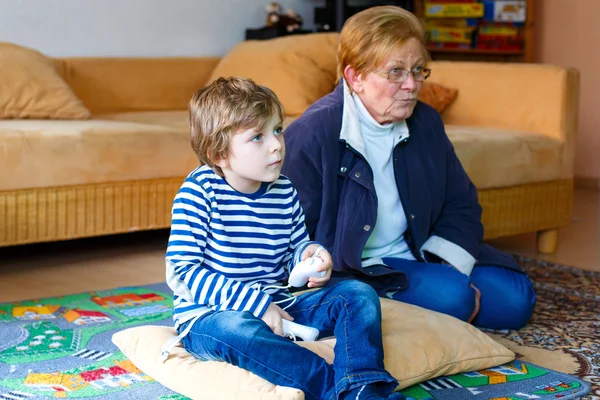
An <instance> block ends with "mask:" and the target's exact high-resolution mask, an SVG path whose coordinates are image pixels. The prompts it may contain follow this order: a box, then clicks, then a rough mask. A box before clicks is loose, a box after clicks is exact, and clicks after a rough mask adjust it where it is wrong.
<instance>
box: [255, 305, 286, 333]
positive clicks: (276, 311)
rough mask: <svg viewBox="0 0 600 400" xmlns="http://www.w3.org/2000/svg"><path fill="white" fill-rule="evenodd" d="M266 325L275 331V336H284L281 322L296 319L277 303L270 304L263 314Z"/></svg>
mask: <svg viewBox="0 0 600 400" xmlns="http://www.w3.org/2000/svg"><path fill="white" fill-rule="evenodd" d="M261 319H262V320H263V321H264V322H265V324H267V325H269V328H271V330H272V331H273V333H274V334H276V335H279V336H283V331H282V329H281V320H282V319H287V320H288V321H293V320H294V318H293V317H292V316H291V315H290V314H288V313H287V311H284V310H282V309H281V307H279V306H278V305H277V304H275V303H271V304H269V307H267V311H265V313H264V314H263V316H262V318H261Z"/></svg>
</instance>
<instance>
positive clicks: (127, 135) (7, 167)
mask: <svg viewBox="0 0 600 400" xmlns="http://www.w3.org/2000/svg"><path fill="white" fill-rule="evenodd" d="M294 119H295V117H290V118H286V120H285V121H284V125H287V124H289V122H291V121H292V120H294ZM188 126H189V122H188V113H187V111H148V112H128V113H113V114H99V115H96V116H94V119H92V120H87V121H46V120H0V137H2V138H3V139H2V146H1V147H0V170H3V171H11V173H10V174H6V176H4V177H3V179H2V180H1V181H0V190H13V189H26V188H38V187H52V186H66V185H82V184H90V183H101V182H119V181H128V180H136V179H159V178H170V177H179V176H181V177H183V176H186V175H187V174H188V173H189V172H190V171H191V170H192V169H193V168H195V167H196V166H197V165H198V160H197V159H196V156H195V155H194V153H193V151H192V149H191V146H190V141H189V128H188ZM446 131H447V133H448V136H449V137H450V140H451V141H452V142H453V144H454V147H455V149H456V153H457V154H458V157H459V159H460V161H461V163H462V165H463V166H464V168H465V170H466V171H467V173H468V174H469V176H470V177H471V180H472V181H473V182H474V183H475V185H476V186H477V188H479V189H487V188H495V187H505V186H511V185H518V184H526V183H534V182H543V181H547V180H554V179H563V178H565V176H564V171H563V170H562V169H561V167H560V165H561V163H560V157H561V151H562V146H563V145H562V142H560V141H559V140H558V139H554V138H551V137H548V136H544V135H539V134H534V133H527V132H514V131H507V130H501V129H492V128H481V127H464V126H453V125H449V126H447V127H446Z"/></svg>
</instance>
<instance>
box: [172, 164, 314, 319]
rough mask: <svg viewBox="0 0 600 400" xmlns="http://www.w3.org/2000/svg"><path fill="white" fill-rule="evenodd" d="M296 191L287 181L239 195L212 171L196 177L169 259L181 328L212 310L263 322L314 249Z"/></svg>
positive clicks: (180, 196)
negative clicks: (246, 315) (304, 255)
mask: <svg viewBox="0 0 600 400" xmlns="http://www.w3.org/2000/svg"><path fill="white" fill-rule="evenodd" d="M310 243H311V242H310V241H309V239H308V234H307V232H306V227H305V225H304V213H303V212H302V208H301V206H300V202H299V200H298V194H297V193H296V189H294V187H293V186H292V183H291V182H290V181H289V179H288V178H286V177H284V176H280V177H279V179H277V180H276V181H275V182H272V183H265V184H263V185H262V186H261V188H260V190H259V191H258V192H256V193H253V194H244V193H240V192H238V191H236V190H235V189H233V188H232V187H231V186H229V184H227V182H226V181H225V180H224V179H223V178H222V177H220V176H219V175H217V174H216V173H215V172H214V171H213V170H212V169H211V168H210V167H207V166H202V167H199V168H197V169H195V170H194V171H192V172H191V173H190V175H188V177H187V178H186V180H185V182H184V183H183V185H182V186H181V188H180V189H179V192H178V193H177V195H176V196H175V200H174V202H173V209H172V222H171V235H170V237H169V245H168V248H167V254H166V263H167V283H168V284H169V287H170V288H171V289H172V290H173V293H174V312H173V318H174V320H175V326H176V327H178V326H179V325H181V324H182V323H184V322H186V321H189V320H191V319H192V318H195V317H197V316H199V315H202V314H204V313H206V312H209V311H221V310H239V311H250V312H251V313H252V314H254V315H255V316H256V317H258V318H260V317H262V315H263V314H264V312H265V311H266V309H267V307H268V306H269V304H270V303H271V300H272V296H277V297H280V296H283V297H287V296H290V294H289V291H287V290H285V289H267V290H261V288H262V287H264V286H266V285H272V284H278V285H282V282H283V281H284V280H285V279H286V278H287V276H288V271H289V269H290V268H291V265H294V264H295V263H296V262H298V261H299V259H300V255H301V253H302V251H304V249H305V248H306V247H307V246H308V245H309V244H310Z"/></svg>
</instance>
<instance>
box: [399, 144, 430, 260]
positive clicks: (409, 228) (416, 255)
mask: <svg viewBox="0 0 600 400" xmlns="http://www.w3.org/2000/svg"><path fill="white" fill-rule="evenodd" d="M407 141H408V138H404V139H402V140H401V141H400V142H399V143H398V144H396V146H394V149H393V150H392V152H393V153H395V152H396V148H397V147H398V146H400V145H405V144H406V142H407ZM392 156H393V158H394V179H395V180H396V188H397V189H398V196H400V201H401V202H402V208H404V215H405V216H406V225H407V226H408V231H409V233H410V236H411V242H412V243H410V244H411V245H412V247H414V246H415V231H414V230H413V227H412V222H411V219H412V218H411V217H410V214H411V213H407V212H406V208H405V205H406V204H407V203H406V201H404V200H405V198H404V196H403V195H402V189H401V188H400V186H399V185H398V173H397V169H396V163H397V162H399V160H398V159H397V157H396V156H395V154H392ZM404 240H405V241H406V238H405V239H404ZM410 251H411V253H413V256H415V257H416V259H417V260H419V261H422V262H423V261H425V260H424V259H423V257H421V253H420V252H419V251H416V253H415V250H414V249H412V248H411V249H410Z"/></svg>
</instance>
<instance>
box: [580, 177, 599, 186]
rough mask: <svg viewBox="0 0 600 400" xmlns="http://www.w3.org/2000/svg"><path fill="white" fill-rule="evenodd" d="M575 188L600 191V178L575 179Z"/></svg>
mask: <svg viewBox="0 0 600 400" xmlns="http://www.w3.org/2000/svg"><path fill="white" fill-rule="evenodd" d="M575 187H576V188H586V189H600V178H587V177H583V176H576V177H575Z"/></svg>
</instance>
